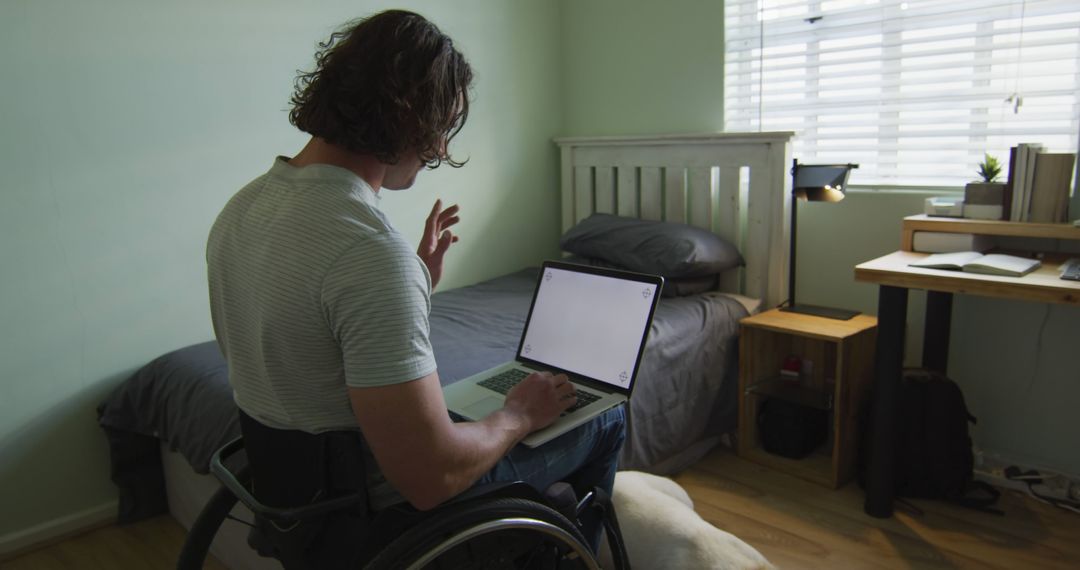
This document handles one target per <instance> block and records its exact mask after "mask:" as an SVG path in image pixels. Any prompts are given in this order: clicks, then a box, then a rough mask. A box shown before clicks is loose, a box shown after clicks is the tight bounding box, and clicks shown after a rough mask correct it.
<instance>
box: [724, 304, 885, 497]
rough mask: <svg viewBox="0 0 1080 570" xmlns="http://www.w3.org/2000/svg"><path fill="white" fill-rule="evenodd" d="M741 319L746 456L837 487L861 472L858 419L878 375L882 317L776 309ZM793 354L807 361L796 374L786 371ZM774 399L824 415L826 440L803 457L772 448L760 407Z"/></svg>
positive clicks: (742, 445)
mask: <svg viewBox="0 0 1080 570" xmlns="http://www.w3.org/2000/svg"><path fill="white" fill-rule="evenodd" d="M740 325H741V333H740V335H739V436H738V450H739V455H740V456H742V457H745V458H747V459H749V460H751V461H754V462H757V463H760V464H763V465H766V466H769V467H772V468H775V469H779V470H782V471H786V472H788V473H791V474H793V475H796V476H799V477H802V478H804V479H808V480H810V481H814V482H816V483H820V484H822V485H825V486H828V487H831V488H834V489H835V488H837V487H839V486H841V485H843V484H844V483H845V482H847V481H848V480H849V479H851V476H852V475H853V474H854V471H855V456H856V453H857V442H858V436H859V425H858V418H859V413H860V411H861V409H862V405H863V403H865V401H866V399H867V389H868V388H869V386H870V380H871V377H872V374H873V366H874V346H875V341H876V338H877V319H876V318H875V317H871V316H867V315H857V316H855V317H854V318H852V319H850V320H846V321H843V320H837V319H827V318H823V317H816V316H813V315H803V314H799V313H788V312H781V311H779V310H776V309H773V310H769V311H765V312H763V313H759V314H756V315H753V316H750V317H747V318H745V319H743V320H742V321H740ZM789 360H794V361H796V362H799V363H800V366H798V367H796V368H799V369H800V372H799V373H798V375H797V377H794V378H793V377H792V376H791V375H790V373H789V375H787V376H784V375H783V374H782V373H781V370H782V369H783V368H784V364H785V361H789ZM772 398H777V399H779V400H782V402H783V404H784V405H785V407H786V408H787V409H791V408H792V407H793V406H789V405H787V404H795V407H798V408H800V409H805V410H806V411H808V413H809V414H812V415H815V416H816V417H818V418H820V417H821V416H825V417H826V418H827V419H826V420H825V423H826V428H825V429H826V435H825V437H824V443H822V444H821V445H819V446H817V448H816V449H814V450H813V451H812V452H810V454H809V455H808V456H806V457H804V458H801V459H792V458H789V457H784V456H782V455H777V454H775V453H770V452H768V451H766V450H765V448H764V446H763V434H762V432H761V430H760V428H759V425H758V412H759V411H760V410H761V408H762V406H763V405H764V404H765V402H767V401H768V400H769V399H772ZM773 407H774V408H775V407H776V405H773Z"/></svg>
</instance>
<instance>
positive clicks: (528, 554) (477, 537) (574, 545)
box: [366, 499, 599, 570]
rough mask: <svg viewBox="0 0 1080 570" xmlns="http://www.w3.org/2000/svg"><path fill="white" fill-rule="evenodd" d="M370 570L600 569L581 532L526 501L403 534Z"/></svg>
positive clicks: (462, 512) (487, 507)
mask: <svg viewBox="0 0 1080 570" xmlns="http://www.w3.org/2000/svg"><path fill="white" fill-rule="evenodd" d="M366 568H367V569H368V570H391V569H393V570H397V569H409V570H412V569H419V568H429V569H437V570H450V569H455V570H456V569H461V570H464V569H472V568H491V569H503V568H505V569H519V568H523V569H547V568H589V569H598V568H599V566H598V565H597V563H596V560H595V558H594V557H593V554H592V551H591V550H590V549H589V547H588V546H587V545H586V541H585V538H584V537H583V536H582V534H581V531H580V530H578V528H577V527H576V526H575V525H574V524H573V523H571V522H570V521H569V520H567V519H566V517H564V516H562V515H561V514H560V513H559V512H558V511H555V510H554V509H552V508H550V507H547V506H546V505H543V504H540V503H537V502H535V501H529V500H524V499H498V500H495V501H490V502H483V503H476V504H466V505H462V506H461V507H459V508H454V509H452V510H448V511H446V512H443V513H439V514H438V515H435V516H433V517H431V518H429V519H425V520H424V521H422V522H420V523H419V524H417V525H416V526H414V527H412V528H410V529H409V530H407V531H405V532H404V533H402V535H401V536H400V537H398V538H397V539H395V540H394V541H393V542H391V543H390V544H389V545H388V546H387V547H386V548H384V549H383V550H382V551H381V552H380V553H379V555H378V556H376V557H375V558H374V559H372V560H371V562H370V563H369V564H368V565H367V566H366Z"/></svg>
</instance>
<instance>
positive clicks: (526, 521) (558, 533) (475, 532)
mask: <svg viewBox="0 0 1080 570" xmlns="http://www.w3.org/2000/svg"><path fill="white" fill-rule="evenodd" d="M511 529H519V530H533V531H538V532H542V533H544V534H547V535H549V536H552V537H555V538H558V539H560V540H562V541H563V542H564V543H566V544H569V545H570V546H571V547H572V548H573V552H574V554H575V555H576V556H577V558H579V559H580V560H582V561H583V562H584V563H585V565H586V566H587V567H588V568H589V570H600V567H599V566H598V565H597V564H596V559H595V558H594V557H593V554H592V551H591V550H590V549H589V547H588V546H585V545H584V544H582V543H581V542H580V541H579V540H578V539H577V538H575V537H574V536H573V535H572V534H570V533H568V532H566V531H565V530H563V529H561V528H559V527H558V526H556V525H553V524H551V523H549V522H544V521H541V520H537V519H533V518H527V517H508V518H502V519H498V520H493V521H488V522H485V523H481V524H478V525H476V526H472V527H469V528H467V529H465V530H463V531H460V532H458V533H456V534H454V535H452V536H450V537H449V538H447V539H445V540H443V541H442V542H440V543H439V544H437V545H436V546H435V547H434V548H432V549H431V550H429V551H428V552H427V553H425V554H424V555H423V556H421V557H420V558H418V559H416V560H415V561H413V563H412V564H410V565H409V566H408V569H407V570H418V569H420V568H423V567H424V566H425V565H427V564H429V563H430V562H432V561H433V560H435V559H436V558H438V557H439V555H440V554H442V553H443V552H446V551H447V550H449V549H451V548H453V547H455V546H457V545H459V544H462V543H464V542H466V541H468V540H470V539H472V538H475V537H477V536H480V535H483V534H484V533H487V532H489V531H492V530H511Z"/></svg>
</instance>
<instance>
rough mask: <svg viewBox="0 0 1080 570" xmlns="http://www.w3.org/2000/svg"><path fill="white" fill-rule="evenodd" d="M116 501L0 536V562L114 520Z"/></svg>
mask: <svg viewBox="0 0 1080 570" xmlns="http://www.w3.org/2000/svg"><path fill="white" fill-rule="evenodd" d="M116 508H117V502H116V501H109V502H107V503H102V504H100V505H98V506H96V507H91V508H89V509H86V510H84V511H79V512H77V513H72V514H70V515H67V516H64V517H60V518H57V519H53V520H51V521H46V522H43V523H41V524H39V525H35V526H32V527H30V528H28V529H24V530H18V531H15V532H12V533H8V534H5V535H3V536H0V560H2V559H4V558H7V557H8V556H9V555H12V554H15V553H18V552H22V551H26V550H31V549H32V548H33V547H35V546H39V545H44V544H47V543H49V542H50V541H53V540H56V539H58V538H61V537H64V536H69V535H72V534H75V533H77V532H79V531H82V530H88V529H91V528H94V527H98V526H101V525H103V524H107V523H111V522H114V521H115V520H116Z"/></svg>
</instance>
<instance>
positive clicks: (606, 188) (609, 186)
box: [594, 166, 615, 214]
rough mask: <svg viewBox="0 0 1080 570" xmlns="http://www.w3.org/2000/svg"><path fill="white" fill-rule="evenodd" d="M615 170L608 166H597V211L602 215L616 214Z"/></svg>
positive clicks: (595, 189)
mask: <svg viewBox="0 0 1080 570" xmlns="http://www.w3.org/2000/svg"><path fill="white" fill-rule="evenodd" d="M613 170H614V169H613V168H610V167H607V166H597V167H596V170H595V173H596V174H595V176H596V178H595V187H594V191H595V196H596V211H597V212H599V213H602V214H614V213H615V178H614V177H613V176H612V171H613Z"/></svg>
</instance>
